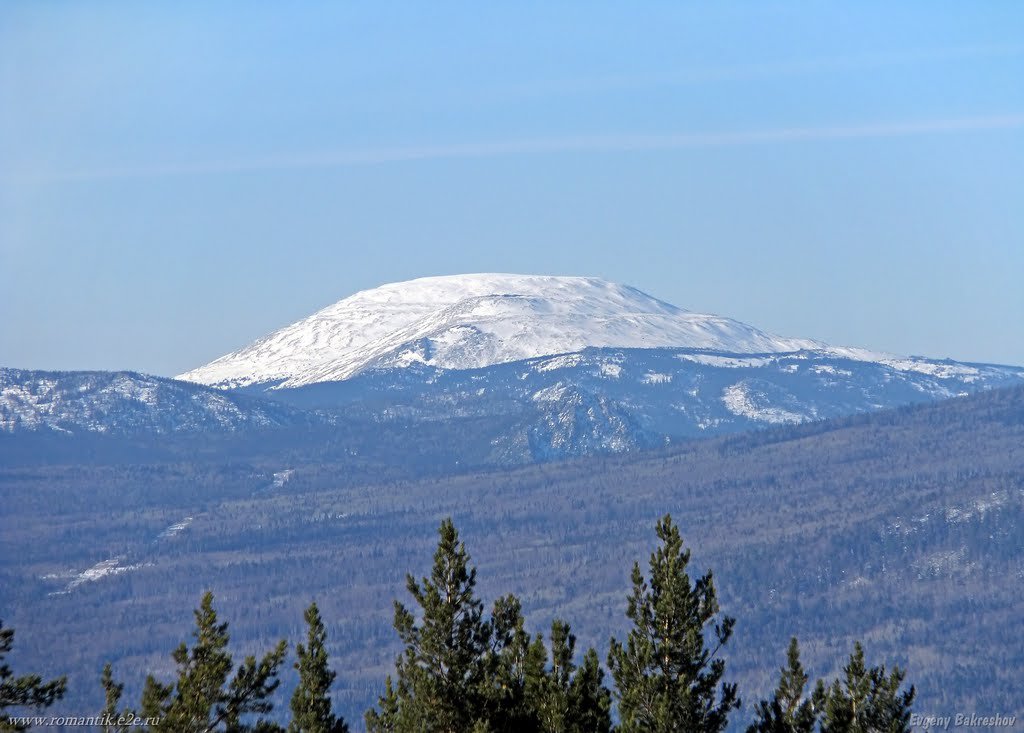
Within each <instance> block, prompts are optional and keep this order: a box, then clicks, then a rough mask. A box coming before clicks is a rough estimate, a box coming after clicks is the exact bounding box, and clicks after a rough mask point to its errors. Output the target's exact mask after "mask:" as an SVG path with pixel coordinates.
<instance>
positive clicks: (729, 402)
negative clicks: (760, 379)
mask: <svg viewBox="0 0 1024 733" xmlns="http://www.w3.org/2000/svg"><path fill="white" fill-rule="evenodd" d="M765 402H767V400H766V399H764V398H763V397H762V396H761V395H759V394H757V392H756V390H754V389H752V388H751V386H750V385H749V384H748V383H747V380H743V381H742V382H737V383H736V384H732V385H729V386H728V387H726V388H725V389H724V390H723V392H722V403H723V404H724V405H725V409H727V410H728V411H729V412H731V413H732V414H733V415H739V416H741V417H748V418H750V419H751V420H758V421H760V422H766V423H775V424H787V423H789V424H795V423H801V422H804V421H805V420H807V417H806V416H805V415H801V414H799V413H796V412H791V411H789V410H785V409H783V408H781V407H768V406H765V405H764V404H761V403H765Z"/></svg>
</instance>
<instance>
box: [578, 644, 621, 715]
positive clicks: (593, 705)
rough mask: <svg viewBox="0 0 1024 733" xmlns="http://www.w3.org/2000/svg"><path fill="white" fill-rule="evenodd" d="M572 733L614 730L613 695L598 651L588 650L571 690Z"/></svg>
mask: <svg viewBox="0 0 1024 733" xmlns="http://www.w3.org/2000/svg"><path fill="white" fill-rule="evenodd" d="M569 710H570V725H569V728H568V730H569V731H571V733H608V732H609V731H611V729H612V715H611V710H612V693H611V690H609V689H608V688H607V687H606V686H605V685H604V670H602V669H601V662H600V660H599V659H598V657H597V651H596V650H595V649H593V648H590V649H587V653H586V654H584V655H583V664H581V665H580V666H579V668H578V669H577V670H576V674H575V675H573V678H572V685H571V686H570V689H569Z"/></svg>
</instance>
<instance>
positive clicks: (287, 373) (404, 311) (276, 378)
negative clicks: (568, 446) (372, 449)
mask: <svg viewBox="0 0 1024 733" xmlns="http://www.w3.org/2000/svg"><path fill="white" fill-rule="evenodd" d="M588 346H590V347H621V348H655V347H668V346H676V347H683V348H695V349H709V350H716V351H729V352H739V353H762V354H763V353H773V352H792V351H798V350H800V349H813V348H823V347H824V346H825V345H824V344H821V343H819V342H815V341H810V340H806V339H787V338H782V337H779V336H774V335H772V334H769V333H765V332H764V331H760V330H759V329H756V328H754V327H752V326H748V325H746V324H743V323H740V322H739V321H734V320H732V319H730V318H724V317H721V316H714V315H708V314H702V313H692V312H690V311H686V310H683V309H682V308H677V307H676V306H673V305H670V304H668V303H665V302H663V301H660V300H658V299H656V298H653V297H651V296H649V295H646V294H644V293H642V292H640V291H639V290H636V289H635V288H631V287H627V286H624V285H617V284H615V283H611V282H607V281H605V280H600V279H597V278H586V277H553V276H542V275H503V274H480V275H454V276H448V277H429V278H421V279H419V280H410V281H408V282H402V283H394V284H391V285H383V286H381V287H379V288H374V289H372V290H364V291H362V292H359V293H356V294H355V295H353V296H351V297H349V298H345V299H344V300H341V301H339V302H337V303H335V304H334V305H332V306H329V307H327V308H324V309H323V310H321V311H318V312H317V313H314V314H313V315H311V316H309V317H308V318H305V319H303V320H301V321H298V322H297V323H294V324H292V325H290V326H286V327H285V328H282V329H280V330H278V331H275V332H274V333H272V334H270V335H269V336H266V337H264V338H262V339H260V340H258V341H256V342H254V343H253V344H250V345H249V346H246V347H244V348H242V349H240V350H239V351H235V352H233V353H231V354H227V355H225V356H222V357H220V358H219V359H216V360H215V361H212V362H210V363H209V364H207V365H205V366H202V367H199V368H198V369H194V370H192V371H190V372H187V373H185V374H182V375H180V376H179V377H178V378H179V379H184V380H188V381H192V382H199V383H201V384H208V385H213V386H218V387H240V386H245V385H250V384H263V383H267V382H280V384H279V385H278V386H280V387H298V386H301V385H305V384H313V383H316V382H327V381H335V380H342V379H348V378H350V377H353V376H355V375H356V374H358V373H360V372H361V371H364V370H367V369H372V368H375V367H395V366H407V365H409V364H412V363H424V364H428V365H430V366H435V367H438V368H442V369H472V368H478V367H485V366H490V365H492V364H501V363H505V362H511V361H518V360H521V359H529V358H534V357H539V356H549V355H556V354H567V353H572V352H576V351H580V350H581V349H584V348H586V347H588Z"/></svg>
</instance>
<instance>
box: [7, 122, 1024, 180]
mask: <svg viewBox="0 0 1024 733" xmlns="http://www.w3.org/2000/svg"><path fill="white" fill-rule="evenodd" d="M1022 127H1024V114H1006V115H989V116H983V117H959V118H950V119H932V120H917V121H909V122H884V123H876V124H865V125H846V126H830V127H789V128H777V129H769V130H743V131H735V132H694V133H678V134H666V135H590V136H575V137H561V138H537V139H522V140H499V141H491V142H479V143H457V144H448V145H426V146H411V147H400V146H399V147H385V148H370V149H364V150H348V151H319V152H310V153H301V154H286V155H274V156H261V157H256V158H248V159H239V160H212V161H199V162H191V163H172V164H161V165H148V166H147V165H143V166H126V167H111V168H93V169H82V170H69V171H54V172H40V173H38V174H35V175H32V174H23V175H19V176H8V177H4V178H3V179H2V180H4V181H5V182H6V183H9V184H14V185H19V184H33V183H35V184H40V183H60V182H74V181H101V180H117V179H137V178H165V177H171V176H202V175H223V174H232V173H258V172H272V171H292V170H314V169H330V168H343V167H350V166H359V165H380V164H387V163H401V162H415V161H432V160H457V159H473V158H498V157H508V156H514V155H543V154H559V153H593V154H602V153H605V154H607V153H631V152H651V151H673V150H686V149H700V148H716V147H737V146H745V145H769V144H793V143H806V142H814V141H830V140H857V139H870V138H896V137H910V136H917V135H930V134H950V133H958V132H972V131H985V130H1009V129H1020V128H1022Z"/></svg>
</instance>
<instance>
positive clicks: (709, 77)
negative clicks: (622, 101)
mask: <svg viewBox="0 0 1024 733" xmlns="http://www.w3.org/2000/svg"><path fill="white" fill-rule="evenodd" d="M1021 55H1024V46H1021V45H1011V44H990V45H975V46H955V47H949V48H930V49H929V48H922V49H911V50H899V51H880V52H875V53H869V54H857V55H848V56H825V57H820V58H812V59H800V60H794V61H778V62H770V61H762V62H760V63H754V64H736V65H732V66H729V65H723V66H709V67H694V68H689V69H680V70H677V71H668V72H660V73H653V74H630V73H619V74H607V75H604V76H593V77H575V78H572V77H570V78H563V79H543V80H537V81H534V82H530V83H526V84H522V85H519V86H514V87H507V88H504V89H499V90H496V91H495V92H494V94H493V96H498V97H500V96H515V97H533V96H548V95H555V94H558V95H561V94H587V93H600V92H608V91H626V90H632V89H643V88H649V87H673V86H692V85H698V84H711V83H717V82H741V81H758V82H761V81H767V80H771V79H787V78H791V77H802V76H812V75H815V74H833V73H845V72H854V71H870V70H875V69H882V68H890V67H901V66H917V65H922V64H928V63H932V62H943V61H963V60H969V59H985V58H1007V57H1016V56H1021Z"/></svg>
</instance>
